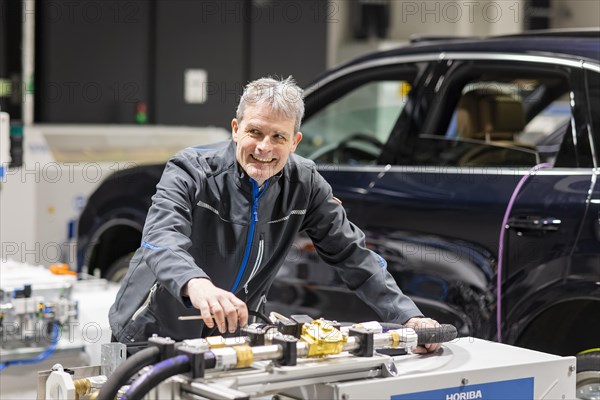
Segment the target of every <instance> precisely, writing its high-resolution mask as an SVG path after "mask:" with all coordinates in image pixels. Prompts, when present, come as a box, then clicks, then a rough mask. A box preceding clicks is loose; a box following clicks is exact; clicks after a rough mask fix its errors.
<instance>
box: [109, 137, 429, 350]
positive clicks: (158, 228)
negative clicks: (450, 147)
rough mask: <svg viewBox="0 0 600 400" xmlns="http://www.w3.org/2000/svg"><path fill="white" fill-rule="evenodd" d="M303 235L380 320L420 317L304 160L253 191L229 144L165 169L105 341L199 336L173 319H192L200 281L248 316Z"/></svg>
mask: <svg viewBox="0 0 600 400" xmlns="http://www.w3.org/2000/svg"><path fill="white" fill-rule="evenodd" d="M240 171H241V172H240ZM303 231H304V232H306V233H307V234H308V236H309V237H310V238H311V240H312V241H313V243H314V245H315V248H316V249H317V251H318V253H319V255H320V256H321V258H322V259H323V260H324V261H325V262H327V263H328V264H330V265H332V266H335V267H340V268H339V271H340V272H341V276H342V279H343V280H344V282H345V283H346V284H347V285H348V287H349V288H350V289H352V290H354V291H355V292H356V294H357V295H358V296H359V297H360V298H361V299H362V300H363V301H365V302H366V303H367V304H369V305H370V306H371V307H372V308H373V309H374V310H375V311H376V312H377V314H378V315H379V316H380V318H381V319H382V320H383V321H387V322H396V323H404V322H405V321H406V320H408V319H409V318H411V317H415V316H421V315H422V314H421V312H420V311H419V309H418V308H417V307H416V306H415V304H414V303H413V302H412V301H411V300H410V299H409V298H408V297H407V296H405V295H404V294H402V292H401V291H400V289H399V288H398V286H397V285H396V283H395V281H394V279H393V278H392V277H391V275H390V274H389V273H388V272H387V269H386V262H385V260H384V259H383V258H381V257H380V256H379V255H378V254H376V253H374V252H373V251H371V250H368V249H367V248H365V240H364V239H365V238H364V234H363V232H362V231H361V230H360V229H359V228H357V227H356V226H355V225H354V224H353V223H351V222H350V221H349V220H348V219H347V217H346V213H345V211H344V208H343V207H342V206H341V205H340V204H339V202H338V201H336V199H335V198H333V196H332V191H331V187H330V186H329V184H328V183H327V182H326V181H325V180H324V179H323V177H322V176H321V175H320V174H319V173H318V172H317V169H316V167H315V164H314V163H313V162H312V161H310V160H307V159H304V158H302V157H300V156H297V155H295V154H292V155H290V158H289V159H288V162H287V163H286V165H285V167H284V169H283V170H282V171H281V172H280V173H279V174H277V175H275V176H273V177H271V178H270V179H269V180H268V181H267V182H266V183H265V186H264V187H263V189H262V190H261V191H259V189H258V186H257V184H256V182H255V181H254V180H253V179H251V178H249V177H248V176H247V175H245V174H244V172H243V171H242V170H241V169H240V168H239V165H238V163H237V161H236V157H235V143H233V142H232V141H229V142H226V143H219V144H215V145H211V146H208V147H203V148H188V149H185V150H183V151H181V152H179V153H178V154H177V155H175V156H174V157H173V158H172V159H171V160H169V161H168V162H167V165H166V167H165V170H164V173H163V175H162V178H161V180H160V182H159V183H158V185H157V191H156V194H155V195H154V197H153V198H152V206H151V207H150V210H149V212H148V216H147V218H146V223H145V225H144V232H143V236H142V244H141V247H140V248H139V249H138V250H137V251H136V253H135V255H134V256H133V258H132V260H131V263H130V265H129V270H128V272H127V275H126V276H125V278H124V280H123V282H122V284H121V288H120V290H119V292H118V294H117V298H116V301H115V303H114V304H113V306H112V307H111V310H110V314H109V320H110V326H111V329H112V331H113V335H114V336H115V337H116V338H117V339H118V340H119V341H121V342H125V343H127V342H137V341H145V340H146V339H147V338H148V337H149V336H151V335H152V334H153V333H156V334H158V335H160V336H169V337H171V338H173V339H176V340H182V339H187V338H195V337H199V336H200V335H201V332H202V328H203V324H202V322H201V321H193V322H191V321H179V320H178V319H177V317H178V316H180V315H198V314H199V312H198V310H196V309H195V308H193V307H192V306H191V303H190V301H189V298H187V297H184V296H183V295H182V289H183V287H184V285H185V284H186V283H187V282H188V281H189V280H190V279H192V278H200V277H206V278H209V279H210V280H211V281H212V282H213V284H214V285H215V286H217V287H219V288H222V289H225V290H229V291H231V292H233V293H235V294H236V295H237V296H238V297H239V298H240V299H242V300H244V301H245V302H246V303H247V305H248V307H249V308H250V309H255V308H256V307H257V306H259V305H260V304H259V303H260V302H261V301H263V300H264V295H265V294H266V293H267V291H268V289H269V287H270V286H271V283H272V281H273V279H274V277H275V275H276V273H277V270H278V269H279V267H280V266H281V265H282V264H283V262H284V260H285V258H286V255H287V253H288V251H289V250H290V248H291V246H292V244H293V242H294V238H295V237H296V235H297V234H298V233H299V232H303Z"/></svg>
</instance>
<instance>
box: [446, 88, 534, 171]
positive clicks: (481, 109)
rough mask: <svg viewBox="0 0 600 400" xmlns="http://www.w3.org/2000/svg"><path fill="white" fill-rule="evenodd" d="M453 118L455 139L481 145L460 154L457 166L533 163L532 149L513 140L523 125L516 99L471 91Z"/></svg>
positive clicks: (484, 90)
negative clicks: (454, 118)
mask: <svg viewBox="0 0 600 400" xmlns="http://www.w3.org/2000/svg"><path fill="white" fill-rule="evenodd" d="M456 117H457V121H456V123H457V130H458V137H459V138H461V139H471V140H476V141H482V142H484V143H481V145H479V146H476V147H474V148H472V149H470V150H468V151H467V152H466V153H465V154H464V155H462V157H461V159H460V161H459V165H481V166H484V165H535V164H536V160H537V155H536V152H535V150H534V149H533V148H532V147H531V146H529V145H525V144H522V143H518V142H515V139H514V137H515V135H516V134H517V133H520V132H522V131H523V129H524V128H525V125H526V120H525V110H524V108H523V103H522V102H521V100H520V99H519V98H517V97H515V96H511V95H508V94H505V93H502V92H499V91H497V90H490V89H475V90H471V91H470V92H467V93H465V94H464V95H463V96H462V97H461V99H460V100H459V102H458V107H457V115H456ZM515 147H519V148H521V149H522V151H521V149H515Z"/></svg>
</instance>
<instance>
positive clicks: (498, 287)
mask: <svg viewBox="0 0 600 400" xmlns="http://www.w3.org/2000/svg"><path fill="white" fill-rule="evenodd" d="M542 168H552V164H549V163H542V164H538V165H536V166H535V167H533V168H531V169H530V170H529V171H527V173H526V174H525V175H523V177H521V180H520V181H519V183H518V184H517V186H516V187H515V190H514V191H513V193H512V196H510V200H509V201H508V206H506V211H505V212H504V218H503V219H502V227H501V229H500V239H499V244H498V268H497V272H496V337H497V339H498V342H500V343H502V329H501V328H502V326H501V322H502V254H503V253H504V231H505V230H506V225H507V224H508V216H509V215H510V212H511V211H512V208H513V205H514V204H515V200H516V199H517V196H518V195H519V192H520V191H521V187H523V185H524V184H525V182H526V181H527V179H529V177H530V176H531V175H533V174H534V173H535V172H537V171H538V170H539V169H542Z"/></svg>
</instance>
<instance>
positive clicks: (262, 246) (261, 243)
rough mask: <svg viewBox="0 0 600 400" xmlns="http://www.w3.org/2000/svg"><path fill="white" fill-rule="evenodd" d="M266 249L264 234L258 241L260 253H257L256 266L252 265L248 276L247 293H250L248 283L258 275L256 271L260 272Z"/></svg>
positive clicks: (245, 286) (245, 289)
mask: <svg viewBox="0 0 600 400" xmlns="http://www.w3.org/2000/svg"><path fill="white" fill-rule="evenodd" d="M264 251H265V241H264V240H263V238H262V235H261V237H260V241H259V242H258V254H257V255H256V261H255V262H254V267H252V271H251V272H250V276H249V277H248V280H247V281H246V284H245V285H244V292H245V293H246V294H248V284H249V283H250V281H251V280H252V278H254V275H256V272H258V269H259V268H260V264H261V263H262V258H263V254H264Z"/></svg>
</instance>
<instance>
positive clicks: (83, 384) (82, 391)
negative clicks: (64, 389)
mask: <svg viewBox="0 0 600 400" xmlns="http://www.w3.org/2000/svg"><path fill="white" fill-rule="evenodd" d="M73 385H75V393H76V398H79V397H80V396H86V395H88V394H89V393H90V391H91V390H92V382H90V380H89V379H87V378H81V379H75V380H73Z"/></svg>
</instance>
